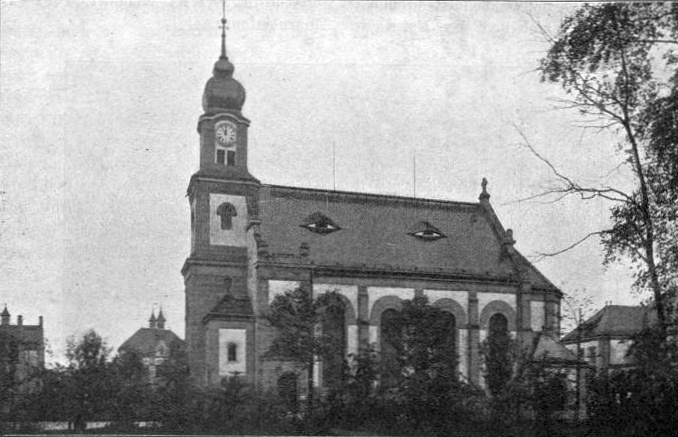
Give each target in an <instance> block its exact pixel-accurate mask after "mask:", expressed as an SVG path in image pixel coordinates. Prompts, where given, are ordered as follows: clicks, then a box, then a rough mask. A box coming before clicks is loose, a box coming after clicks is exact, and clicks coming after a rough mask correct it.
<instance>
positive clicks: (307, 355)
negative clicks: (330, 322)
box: [265, 287, 343, 415]
mask: <svg viewBox="0 0 678 437" xmlns="http://www.w3.org/2000/svg"><path fill="white" fill-rule="evenodd" d="M338 307H340V308H342V309H343V303H342V301H341V297H340V295H339V294H338V293H336V292H334V291H328V292H326V293H323V294H321V295H320V296H318V297H317V298H316V299H314V298H313V295H312V291H311V290H310V289H308V288H306V287H297V288H295V289H294V290H288V291H286V292H285V293H282V294H278V295H276V296H275V298H274V299H273V301H272V302H271V304H270V307H269V311H268V313H267V314H266V315H265V318H266V320H267V321H268V322H269V324H270V325H271V327H272V328H274V329H275V330H276V336H275V338H274V340H273V342H272V344H271V346H270V348H269V350H268V353H267V356H269V357H271V358H275V359H279V360H283V361H292V362H295V363H298V364H300V365H301V367H302V368H303V369H304V370H305V371H306V381H307V386H308V397H307V412H308V413H309V415H310V413H311V411H312V409H313V402H314V399H313V398H314V393H313V391H314V390H313V384H314V383H313V382H314V364H315V362H316V359H317V358H320V359H327V358H332V357H333V356H334V355H336V353H337V351H336V350H335V348H334V347H332V346H335V345H334V343H335V341H333V339H332V338H330V337H329V336H328V335H327V334H326V333H323V332H319V331H321V330H320V326H321V323H322V322H323V320H324V319H325V317H326V315H327V314H328V313H332V312H333V309H335V308H338ZM342 352H343V351H342Z"/></svg>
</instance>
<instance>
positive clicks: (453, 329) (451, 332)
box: [439, 311, 458, 379]
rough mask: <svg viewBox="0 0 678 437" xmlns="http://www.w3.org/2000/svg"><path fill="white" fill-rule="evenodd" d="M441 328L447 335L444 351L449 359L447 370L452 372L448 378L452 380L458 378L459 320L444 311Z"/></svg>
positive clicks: (441, 317)
mask: <svg viewBox="0 0 678 437" xmlns="http://www.w3.org/2000/svg"><path fill="white" fill-rule="evenodd" d="M439 327H440V329H441V332H442V333H444V334H445V337H444V338H445V340H444V341H445V343H444V344H443V346H444V348H445V349H444V351H445V357H447V359H448V361H447V365H446V366H445V369H446V370H447V371H449V372H450V374H449V375H447V377H449V378H451V379H456V378H457V362H458V356H457V320H456V319H455V317H454V316H453V315H452V313H449V312H447V311H443V312H442V313H441V315H440V321H439Z"/></svg>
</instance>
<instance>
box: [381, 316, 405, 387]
mask: <svg viewBox="0 0 678 437" xmlns="http://www.w3.org/2000/svg"><path fill="white" fill-rule="evenodd" d="M379 328H380V333H381V336H380V342H379V346H380V350H381V384H382V385H383V386H385V387H389V386H393V385H394V384H396V383H397V382H398V378H399V376H400V363H399V362H398V357H399V355H400V347H401V343H402V335H403V334H402V322H401V318H400V313H399V312H398V311H396V310H393V309H388V310H386V311H384V312H383V313H382V314H381V326H380V327H379Z"/></svg>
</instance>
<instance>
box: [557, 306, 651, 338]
mask: <svg viewBox="0 0 678 437" xmlns="http://www.w3.org/2000/svg"><path fill="white" fill-rule="evenodd" d="M649 313H650V312H649V311H648V308H646V307H641V306H626V305H607V306H605V307H603V308H602V309H601V310H599V311H598V312H597V313H595V314H594V315H593V316H591V317H589V318H588V319H587V320H586V321H584V323H582V324H581V325H579V326H578V327H576V328H575V329H574V330H573V331H572V332H570V333H569V334H567V335H565V336H564V337H563V339H562V341H563V342H564V343H577V342H580V341H587V340H591V339H594V338H599V337H630V336H632V335H634V334H637V333H638V332H640V331H641V330H642V329H643V328H644V327H645V326H647V323H648V322H650V321H652V316H651V314H649Z"/></svg>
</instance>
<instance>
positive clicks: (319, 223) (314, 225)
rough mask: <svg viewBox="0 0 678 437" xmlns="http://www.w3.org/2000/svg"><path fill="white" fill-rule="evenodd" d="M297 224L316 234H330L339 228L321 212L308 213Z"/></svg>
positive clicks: (339, 228)
mask: <svg viewBox="0 0 678 437" xmlns="http://www.w3.org/2000/svg"><path fill="white" fill-rule="evenodd" d="M299 226H301V227H302V228H306V229H308V230H309V231H311V232H315V233H316V234H330V233H332V232H335V231H339V230H341V227H340V226H339V225H338V224H336V223H335V222H334V221H333V220H332V219H331V218H329V217H327V216H326V215H325V214H323V213H321V212H314V213H313V214H311V215H309V216H308V217H306V219H305V220H304V222H303V223H302V224H301V225H299Z"/></svg>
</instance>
